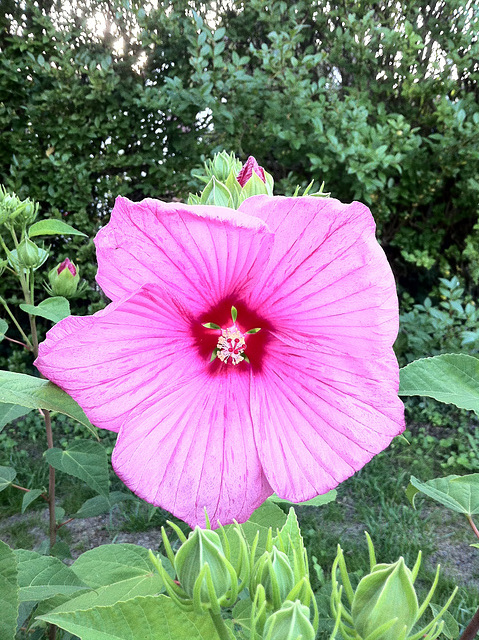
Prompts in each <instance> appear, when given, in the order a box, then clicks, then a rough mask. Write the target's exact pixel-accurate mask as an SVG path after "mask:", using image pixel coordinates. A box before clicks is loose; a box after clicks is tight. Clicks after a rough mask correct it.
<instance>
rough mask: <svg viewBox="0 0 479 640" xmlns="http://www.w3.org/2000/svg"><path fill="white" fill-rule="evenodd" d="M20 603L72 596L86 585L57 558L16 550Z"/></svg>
mask: <svg viewBox="0 0 479 640" xmlns="http://www.w3.org/2000/svg"><path fill="white" fill-rule="evenodd" d="M15 555H16V557H17V562H18V584H19V586H20V601H21V602H31V601H40V600H46V599H47V598H51V597H52V596H54V595H56V594H66V595H69V594H72V593H75V592H77V591H79V590H82V589H88V587H87V585H86V584H85V583H84V582H82V581H81V580H80V578H79V577H78V576H77V575H76V574H75V573H74V572H73V571H72V569H71V568H70V567H67V566H66V565H65V564H63V562H62V561H61V560H58V558H53V557H52V556H42V555H40V554H39V553H36V552H35V551H27V550H26V549H17V550H16V551H15Z"/></svg>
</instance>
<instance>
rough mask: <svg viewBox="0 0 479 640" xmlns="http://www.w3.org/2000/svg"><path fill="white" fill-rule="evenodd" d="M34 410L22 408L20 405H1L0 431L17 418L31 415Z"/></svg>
mask: <svg viewBox="0 0 479 640" xmlns="http://www.w3.org/2000/svg"><path fill="white" fill-rule="evenodd" d="M30 411H32V409H29V408H28V407H22V406H20V405H18V404H4V403H3V402H2V403H0V431H2V429H3V428H4V427H5V426H6V425H7V424H9V423H10V422H12V421H13V420H16V419H17V418H21V417H22V416H25V415H26V414H27V413H30Z"/></svg>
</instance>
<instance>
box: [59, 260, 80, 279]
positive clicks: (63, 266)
mask: <svg viewBox="0 0 479 640" xmlns="http://www.w3.org/2000/svg"><path fill="white" fill-rule="evenodd" d="M63 269H68V270H69V271H70V273H71V274H72V276H76V274H77V269H76V267H75V265H74V264H73V262H72V261H71V260H70V259H69V258H65V260H64V261H63V262H61V263H60V264H59V265H58V267H57V273H58V275H60V273H61V272H62V271H63Z"/></svg>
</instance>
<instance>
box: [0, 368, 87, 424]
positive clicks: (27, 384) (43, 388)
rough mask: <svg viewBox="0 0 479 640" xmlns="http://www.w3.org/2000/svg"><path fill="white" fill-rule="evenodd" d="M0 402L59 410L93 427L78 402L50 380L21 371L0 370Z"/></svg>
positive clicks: (31, 407)
mask: <svg viewBox="0 0 479 640" xmlns="http://www.w3.org/2000/svg"><path fill="white" fill-rule="evenodd" d="M0 382H1V391H0V403H7V404H18V405H21V406H22V407H26V408H29V409H47V410H49V411H59V412H60V413H64V414H66V415H68V416H70V417H71V418H73V419H74V420H78V422H80V423H81V424H83V425H84V426H86V427H87V428H89V429H91V431H92V432H93V433H94V427H93V426H92V424H91V423H90V421H89V420H88V418H87V417H86V416H85V414H84V413H83V410H82V409H81V408H80V407H79V406H78V404H77V403H76V402H75V401H74V400H73V399H72V398H70V396H69V395H68V394H66V393H65V392H64V391H62V389H60V387H57V386H56V385H54V384H53V383H52V382H49V381H47V380H44V379H43V380H42V379H41V378H35V377H33V376H27V375H25V374H23V373H14V372H11V371H0Z"/></svg>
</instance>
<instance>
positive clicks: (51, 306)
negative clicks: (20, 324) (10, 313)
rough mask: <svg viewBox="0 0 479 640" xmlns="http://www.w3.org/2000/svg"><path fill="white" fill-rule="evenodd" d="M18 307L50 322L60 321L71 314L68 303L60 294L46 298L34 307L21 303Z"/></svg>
mask: <svg viewBox="0 0 479 640" xmlns="http://www.w3.org/2000/svg"><path fill="white" fill-rule="evenodd" d="M20 309H22V311H25V313H29V314H30V315H31V316H41V317H42V318H46V319H47V320H51V321H52V322H60V320H63V318H67V317H68V316H69V315H71V311H70V303H69V302H68V300H67V299H66V298H62V297H61V296H55V297H53V298H47V299H46V300H43V301H42V302H40V304H39V305H38V306H36V307H35V306H34V305H32V304H21V305H20Z"/></svg>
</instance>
